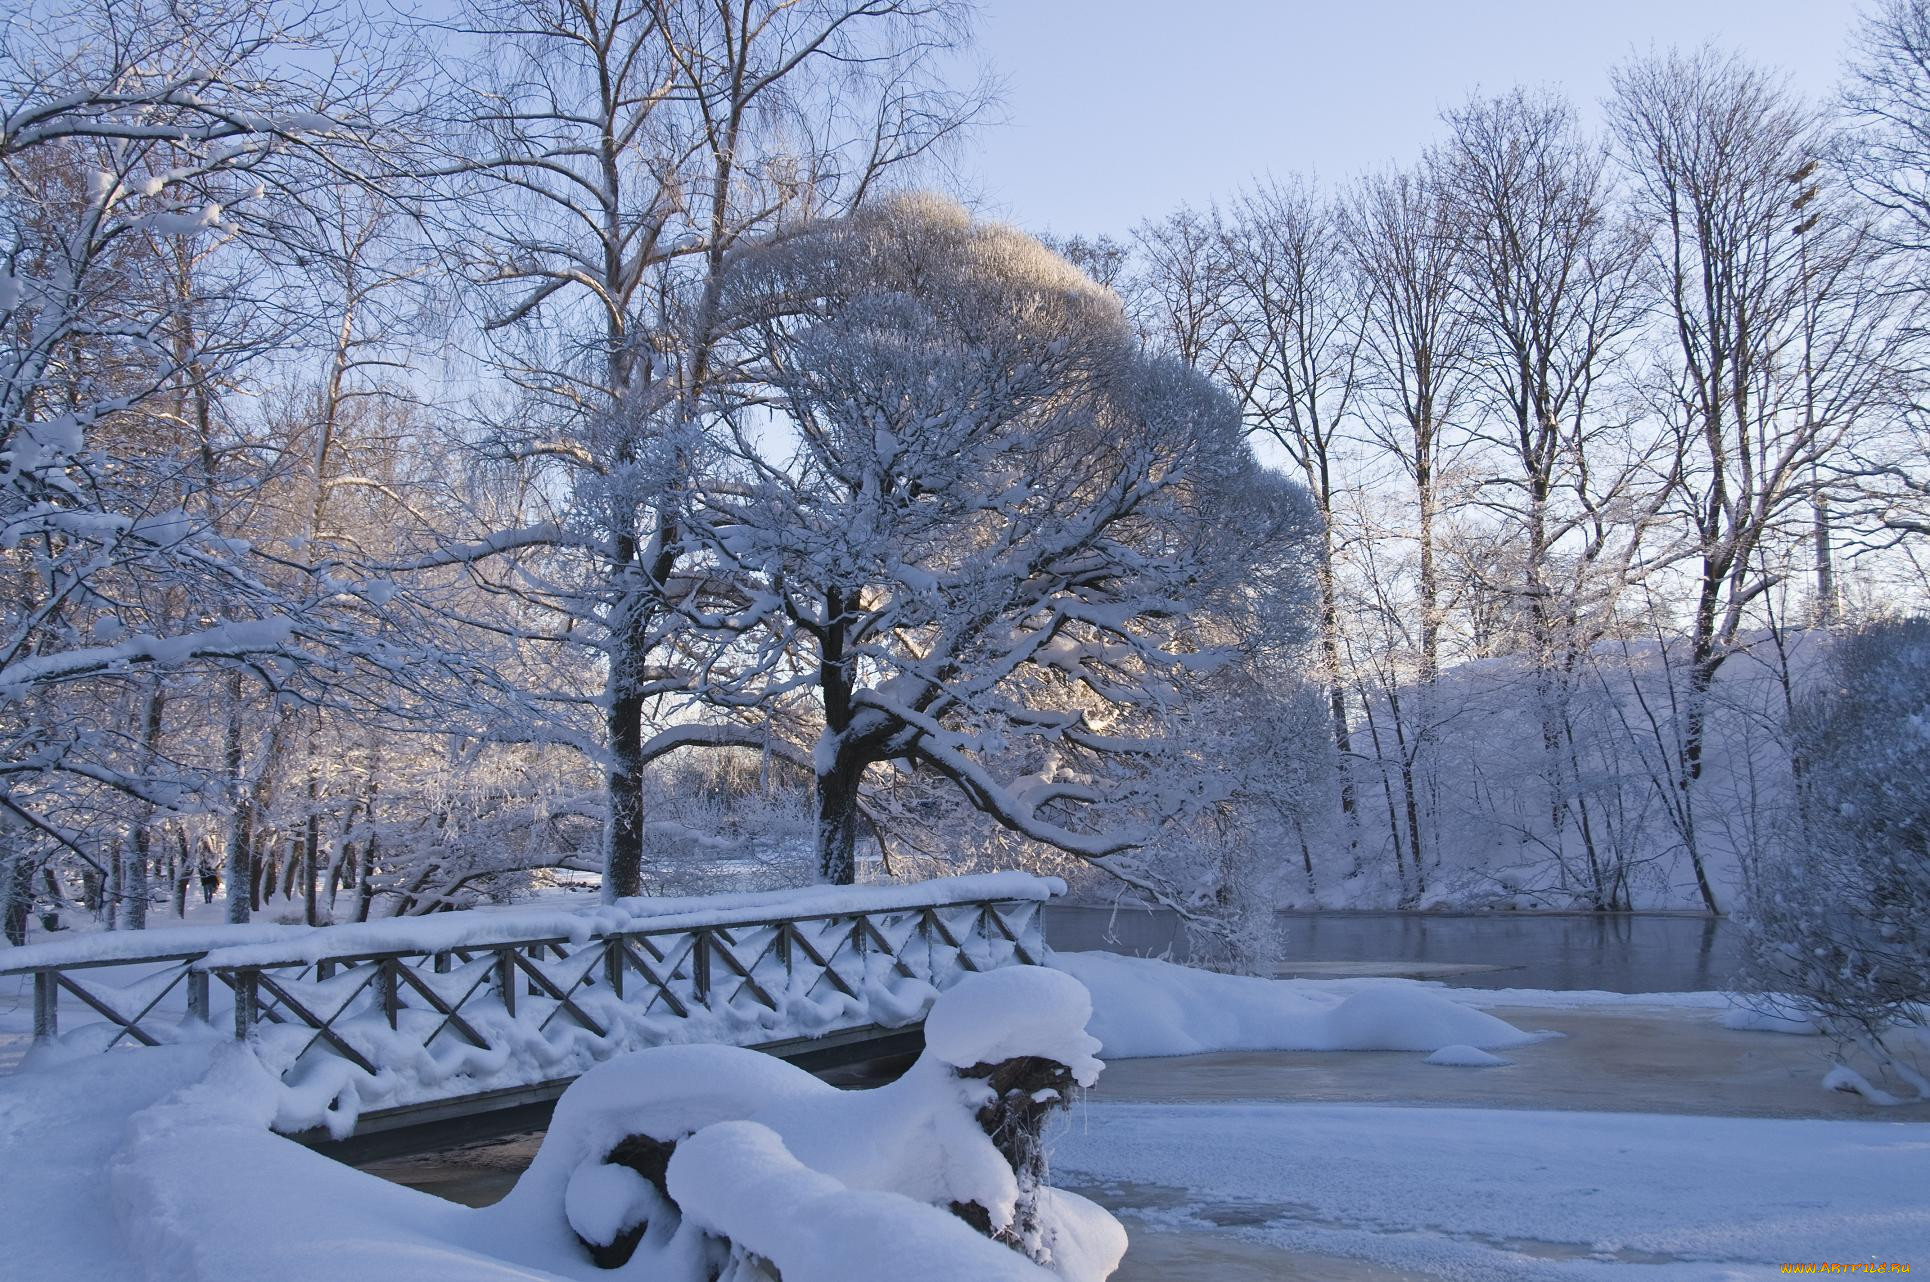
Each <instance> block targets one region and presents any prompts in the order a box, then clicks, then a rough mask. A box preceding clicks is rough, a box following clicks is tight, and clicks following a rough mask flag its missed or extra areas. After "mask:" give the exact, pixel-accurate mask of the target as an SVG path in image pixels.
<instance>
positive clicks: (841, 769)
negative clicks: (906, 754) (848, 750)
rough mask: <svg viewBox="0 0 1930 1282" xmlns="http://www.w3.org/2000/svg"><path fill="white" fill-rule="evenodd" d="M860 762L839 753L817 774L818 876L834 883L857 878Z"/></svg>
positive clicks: (846, 883) (835, 884)
mask: <svg viewBox="0 0 1930 1282" xmlns="http://www.w3.org/2000/svg"><path fill="white" fill-rule="evenodd" d="M863 774H864V767H863V766H862V765H859V764H856V763H853V762H849V761H847V760H846V754H845V753H842V752H840V753H838V754H837V755H836V757H835V758H834V760H833V764H832V766H831V768H830V769H829V770H827V771H825V772H823V773H821V774H819V775H818V877H819V879H820V880H822V881H825V882H828V883H830V884H831V885H834V886H849V885H851V884H852V883H853V882H855V881H857V879H858V862H857V850H858V781H859V779H860V777H862V776H863Z"/></svg>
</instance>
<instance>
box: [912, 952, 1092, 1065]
mask: <svg viewBox="0 0 1930 1282" xmlns="http://www.w3.org/2000/svg"><path fill="white" fill-rule="evenodd" d="M1091 1019H1092V995H1091V993H1090V992H1089V991H1088V990H1087V988H1086V986H1085V985H1084V984H1083V983H1081V982H1080V981H1079V980H1078V979H1075V978H1073V976H1072V975H1071V974H1067V973H1064V972H1063V970H1045V969H1043V968H1041V967H1037V966H1007V967H1004V968H1002V969H999V970H995V971H991V972H989V973H987V974H984V975H980V976H976V977H974V978H973V980H972V982H971V983H970V984H966V985H960V986H959V987H957V988H954V989H953V990H951V991H950V992H948V993H946V994H945V996H944V997H943V998H942V999H941V1000H940V1001H939V1002H938V1003H937V1004H935V1005H934V1006H933V1007H932V1010H931V1014H929V1015H928V1016H926V1017H925V1048H926V1050H928V1051H929V1052H930V1053H931V1054H933V1055H936V1056H937V1057H938V1058H939V1059H941V1060H944V1061H945V1062H946V1063H947V1064H950V1065H952V1066H954V1067H956V1068H970V1067H972V1066H973V1065H974V1064H997V1063H1002V1062H1003V1061H1005V1060H1008V1059H1018V1058H1020V1057H1021V1056H1028V1055H1030V1056H1037V1057H1039V1058H1041V1059H1049V1060H1052V1061H1054V1062H1056V1063H1060V1064H1064V1065H1065V1066H1066V1067H1067V1068H1069V1069H1071V1070H1072V1075H1073V1077H1074V1079H1075V1080H1077V1081H1078V1083H1079V1085H1081V1086H1091V1085H1092V1084H1093V1083H1094V1082H1095V1081H1097V1080H1099V1070H1100V1068H1101V1065H1100V1063H1099V1060H1098V1058H1097V1056H1096V1054H1095V1053H1096V1052H1097V1051H1098V1049H1099V1042H1098V1041H1097V1040H1096V1039H1095V1038H1093V1037H1092V1036H1091V1035H1090V1034H1088V1033H1087V1032H1086V1025H1087V1023H1088V1022H1089V1021H1090V1020H1091Z"/></svg>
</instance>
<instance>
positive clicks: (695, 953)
mask: <svg viewBox="0 0 1930 1282" xmlns="http://www.w3.org/2000/svg"><path fill="white" fill-rule="evenodd" d="M690 988H691V991H692V992H693V993H694V994H695V995H696V997H697V1002H698V1004H699V1005H702V1006H708V1005H710V932H709V931H707V930H699V931H696V932H695V933H693V934H692V935H691V937H690Z"/></svg>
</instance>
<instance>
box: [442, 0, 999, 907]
mask: <svg viewBox="0 0 1930 1282" xmlns="http://www.w3.org/2000/svg"><path fill="white" fill-rule="evenodd" d="M968 16H969V15H968V13H967V11H966V8H965V6H963V5H961V4H955V3H951V2H950V0H938V2H936V3H926V2H924V0H785V2H781V3H780V2H778V0H756V2H755V3H749V4H728V5H719V4H715V3H709V2H708V0H643V2H642V3H633V2H631V0H591V2H589V3H582V4H567V5H557V4H552V3H545V2H542V0H478V2H477V3H475V4H473V5H471V6H470V8H469V14H468V19H467V23H468V26H469V29H470V31H471V33H472V40H473V46H472V47H471V48H470V49H469V50H468V53H469V54H470V56H469V57H468V58H467V59H466V60H465V61H462V62H460V63H458V64H456V65H458V66H459V67H460V71H459V73H458V75H457V77H456V80H455V82H454V83H453V84H452V85H451V86H449V92H448V97H447V101H448V103H449V104H450V108H451V111H452V118H451V119H449V120H448V121H447V124H446V131H447V132H446V141H447V147H448V154H447V156H446V157H445V159H444V161H443V162H442V164H441V166H440V171H439V174H438V177H439V179H440V181H441V183H442V184H443V185H442V187H441V188H440V189H439V190H440V195H441V198H442V199H441V205H440V207H441V208H442V209H443V210H444V211H445V215H444V217H443V218H442V219H441V220H440V222H441V223H442V232H441V239H442V240H443V241H444V243H445V244H446V246H447V247H448V251H449V254H450V256H451V258H452V260H453V261H455V262H457V263H459V264H460V266H461V268H462V270H463V272H464V274H465V275H466V276H467V278H468V279H469V281H470V282H471V284H472V285H473V286H474V287H475V292H474V294H473V297H474V298H475V299H476V300H477V306H478V309H479V316H478V320H479V321H480V327H481V329H482V330H483V331H484V333H485V334H486V335H487V336H489V338H490V340H491V341H490V342H489V343H488V344H487V345H485V346H484V347H483V349H482V350H483V358H484V360H485V362H486V365H487V367H488V368H489V369H491V370H492V371H493V373H494V375H495V378H496V386H497V387H499V388H501V389H506V394H505V395H504V396H503V397H502V398H501V400H500V402H499V404H498V405H497V406H496V407H495V408H493V409H489V410H486V411H485V412H483V413H482V414H481V415H480V418H481V420H482V421H481V422H480V423H479V424H476V423H472V424H470V425H467V426H466V427H465V428H464V429H463V430H462V431H461V432H460V433H459V434H457V435H458V439H457V440H455V441H452V442H451V444H452V446H454V447H455V448H456V449H458V450H460V451H461V452H462V453H463V454H464V455H465V456H466V457H467V458H468V459H469V460H470V469H469V470H471V471H487V470H489V469H492V468H493V469H496V470H497V471H498V473H499V474H500V475H502V476H503V477H504V478H505V479H504V482H503V484H502V485H499V486H495V487H491V488H488V489H486V490H485V491H484V495H485V501H482V502H471V503H469V504H467V506H468V507H469V508H470V510H469V511H468V512H467V513H466V514H464V518H463V519H460V520H455V521H447V522H443V523H441V525H440V528H439V529H438V530H437V535H438V537H437V543H438V545H439V546H438V547H437V548H436V549H435V550H434V551H433V552H429V553H427V554H426V555H423V556H420V557H417V558H415V559H414V560H413V561H411V562H408V563H407V565H408V566H409V567H412V568H414V569H417V570H421V569H429V568H433V567H437V566H451V565H460V566H463V567H466V568H467V569H468V571H469V572H470V573H471V574H473V576H474V578H475V580H476V582H477V583H478V585H479V586H481V587H482V588H483V590H484V592H485V593H487V594H490V595H494V596H498V597H513V598H515V599H516V600H517V601H518V602H520V605H521V611H520V615H519V617H517V618H516V619H514V620H504V621H502V623H501V626H503V627H504V629H505V630H506V632H507V633H508V634H509V635H512V636H513V637H514V638H515V639H516V640H517V641H518V642H519V643H521V644H523V645H525V646H526V647H529V648H531V649H535V650H541V649H548V650H550V651H553V652H554V651H560V654H559V656H558V657H557V658H556V659H555V660H554V662H555V664H556V667H557V669H558V672H559V674H560V675H558V676H555V677H553V678H552V679H551V685H550V689H549V690H548V691H546V692H545V693H544V694H543V696H542V697H543V699H544V700H545V701H547V702H548V703H550V704H551V705H552V706H564V705H574V706H576V707H577V708H579V709H581V710H582V712H583V713H584V717H583V719H584V720H586V721H594V722H595V724H594V725H590V726H586V727H584V728H582V729H580V730H578V731H577V732H576V733H575V734H574V736H573V738H574V741H575V742H576V743H577V744H579V745H580V746H581V747H582V748H583V749H584V750H585V751H587V752H588V753H590V754H591V755H593V756H594V757H595V758H596V759H597V760H598V762H599V763H600V764H601V765H602V767H603V769H604V772H605V775H606V793H607V815H608V823H607V832H606V837H607V850H606V859H605V863H606V877H605V890H606V892H607V893H609V894H611V895H628V894H635V893H637V892H638V891H639V890H640V889H641V886H642V868H643V856H644V841H645V832H646V827H647V824H646V817H645V814H644V788H645V770H646V767H647V766H648V765H649V763H650V761H651V760H652V759H653V757H654V756H655V755H657V754H658V753H660V752H662V751H668V750H672V749H674V748H675V747H677V746H679V745H681V744H682V743H683V742H685V740H686V738H687V734H683V735H680V734H678V733H673V734H671V735H670V737H669V738H667V739H666V738H659V737H654V736H653V735H652V734H651V731H652V730H653V729H658V728H661V721H662V718H661V717H659V716H658V715H657V714H659V713H661V712H663V711H664V710H665V709H666V708H667V707H674V706H677V705H678V702H679V700H680V699H682V698H683V697H684V696H685V695H687V694H688V687H689V685H690V683H691V680H692V677H693V674H692V672H691V671H690V670H689V669H688V668H687V667H685V666H684V665H683V664H682V663H681V662H680V659H679V657H678V654H677V652H676V649H675V645H674V638H675V634H676V633H677V632H678V630H679V629H680V628H681V626H682V621H681V619H680V617H679V616H678V614H677V612H676V611H675V610H674V609H672V608H670V598H671V597H672V596H673V595H675V594H676V593H677V592H678V591H680V590H681V589H680V588H678V587H677V586H676V585H675V582H674V581H675V580H676V579H677V577H678V575H679V573H680V570H679V565H680V562H681V560H682V558H683V557H684V556H685V554H686V552H687V550H688V549H687V546H686V544H687V540H686V537H685V535H684V532H683V530H682V528H681V526H680V524H679V511H680V509H679V504H680V501H681V495H682V494H683V492H684V491H685V490H686V489H687V487H688V486H689V484H690V483H691V481H692V471H691V469H692V466H693V449H694V443H695V437H694V435H693V430H694V429H693V424H694V422H695V418H696V406H697V405H698V404H699V403H700V401H701V400H702V398H703V396H704V394H705V389H706V388H707V387H708V386H709V384H710V383H711V382H712V381H713V380H715V379H728V378H729V377H731V374H730V372H729V371H728V370H727V369H724V368H722V367H721V366H720V364H719V360H718V352H719V345H720V342H722V341H723V340H724V339H725V338H726V337H727V332H726V326H725V325H724V323H723V322H722V321H721V320H720V318H719V314H718V300H719V291H720V289H721V288H722V283H723V281H724V278H725V275H726V272H727V268H728V267H729V265H730V264H731V263H732V261H733V260H734V258H735V257H736V256H737V255H738V253H739V252H740V250H741V247H742V245H743V244H744V243H746V242H747V241H750V240H756V239H758V238H761V237H765V236H769V235H771V234H773V233H778V232H781V231H782V230H783V229H784V228H786V227H788V226H790V225H792V224H793V223H794V222H796V221H798V220H801V219H805V218H808V217H813V216H819V215H825V214H829V213H834V212H836V211H839V210H843V209H849V208H852V207H855V206H858V205H860V204H862V203H863V202H864V201H865V200H867V199H868V198H869V197H870V196H871V194H872V193H873V191H874V189H875V188H876V187H877V186H879V185H880V183H882V182H883V181H884V180H885V178H886V176H887V175H889V174H891V173H893V172H895V171H897V170H899V169H901V168H903V167H905V166H907V165H909V164H911V163H912V162H914V161H916V160H917V159H918V158H920V157H921V156H924V155H925V154H927V152H929V151H930V150H931V149H932V148H934V147H936V146H938V145H939V144H941V143H942V142H943V141H944V140H945V139H946V138H947V137H949V136H950V134H951V133H952V132H953V131H954V130H955V129H956V128H957V127H959V125H960V124H961V123H962V122H963V121H964V120H965V119H967V118H968V117H969V116H970V115H971V114H972V112H973V110H974V107H975V104H976V98H975V97H974V95H972V94H970V93H965V94H959V93H954V92H951V91H949V90H947V89H946V88H945V87H944V86H943V84H942V82H941V79H940V77H939V76H938V75H937V69H938V64H939V62H940V60H941V59H942V58H943V56H944V55H945V53H946V51H948V50H950V49H951V48H953V47H954V46H955V45H957V44H958V43H960V42H962V41H963V40H964V39H965V38H966V36H967V34H968V23H967V21H966V19H967V17H968ZM465 479H468V478H465ZM452 506H453V505H452ZM598 684H600V686H601V689H600V690H597V689H595V688H594V686H596V685H598ZM646 719H652V724H648V725H647V724H646Z"/></svg>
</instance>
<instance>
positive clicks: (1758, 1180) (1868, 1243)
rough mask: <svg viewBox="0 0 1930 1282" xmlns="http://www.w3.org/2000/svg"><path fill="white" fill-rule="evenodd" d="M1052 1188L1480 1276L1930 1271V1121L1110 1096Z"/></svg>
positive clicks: (1162, 1215)
mask: <svg viewBox="0 0 1930 1282" xmlns="http://www.w3.org/2000/svg"><path fill="white" fill-rule="evenodd" d="M1053 1176H1054V1178H1055V1179H1057V1180H1060V1181H1063V1182H1068V1183H1071V1184H1073V1185H1074V1186H1077V1187H1083V1188H1085V1189H1086V1190H1087V1191H1088V1192H1089V1193H1098V1194H1100V1195H1102V1196H1103V1197H1104V1200H1106V1201H1107V1202H1108V1204H1109V1205H1112V1206H1114V1207H1115V1208H1119V1207H1125V1208H1131V1210H1130V1215H1131V1218H1132V1219H1134V1220H1138V1221H1143V1222H1145V1223H1150V1224H1154V1225H1159V1226H1164V1227H1194V1228H1200V1227H1211V1228H1215V1229H1217V1230H1218V1231H1220V1232H1227V1233H1232V1234H1235V1235H1238V1236H1241V1237H1247V1238H1251V1239H1254V1240H1258V1241H1264V1242H1268V1243H1272V1244H1274V1245H1277V1246H1280V1247H1283V1248H1288V1249H1293V1250H1298V1251H1314V1252H1322V1253H1329V1254H1333V1255H1340V1256H1351V1257H1358V1258H1363V1259H1367V1260H1372V1261H1376V1262H1378V1263H1381V1264H1384V1265H1387V1266H1390V1267H1394V1268H1401V1269H1412V1270H1419V1271H1421V1272H1423V1273H1424V1274H1426V1275H1427V1276H1430V1277H1439V1278H1452V1279H1461V1280H1464V1282H1475V1280H1477V1279H1478V1280H1481V1282H1488V1280H1492V1282H1514V1280H1516V1279H1522V1280H1526V1279H1590V1278H1597V1277H1615V1278H1623V1279H1626V1278H1641V1279H1647V1280H1648V1282H1718V1280H1722V1282H1729V1280H1734V1282H1743V1280H1744V1279H1747V1280H1749V1282H1755V1280H1756V1279H1760V1278H1763V1277H1768V1276H1772V1275H1774V1274H1775V1273H1776V1271H1777V1266H1778V1265H1780V1264H1782V1263H1785V1262H1791V1263H1794V1262H1806V1261H1837V1262H1858V1261H1862V1262H1867V1261H1870V1260H1882V1261H1898V1262H1903V1263H1911V1262H1917V1263H1919V1264H1920V1263H1921V1261H1923V1260H1925V1259H1930V1197H1927V1196H1926V1195H1925V1190H1926V1189H1930V1128H1926V1127H1924V1126H1922V1125H1912V1124H1899V1123H1885V1122H1824V1121H1771V1120H1761V1119H1754V1118H1751V1119H1741V1118H1726V1117H1657V1116H1649V1115H1643V1114H1629V1113H1612V1114H1610V1113H1577V1112H1559V1113H1556V1112H1536V1111H1526V1110H1522V1111H1507V1110H1494V1109H1456V1108H1390V1107H1358V1106H1347V1105H1328V1104H1307V1105H1296V1104H1230V1105H1208V1104H1195V1105H1170V1104H1162V1105H1152V1104H1126V1103H1116V1104H1107V1103H1093V1104H1089V1105H1087V1106H1085V1107H1083V1108H1082V1109H1080V1110H1079V1111H1078V1112H1077V1113H1076V1114H1075V1115H1074V1116H1073V1117H1072V1118H1071V1119H1070V1120H1069V1121H1068V1122H1067V1124H1066V1125H1065V1126H1064V1128H1063V1133H1061V1134H1060V1135H1058V1136H1057V1138H1056V1140H1055V1144H1054V1151H1053ZM1129 1227H1130V1225H1129Z"/></svg>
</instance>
